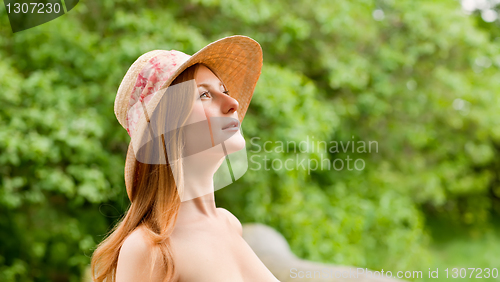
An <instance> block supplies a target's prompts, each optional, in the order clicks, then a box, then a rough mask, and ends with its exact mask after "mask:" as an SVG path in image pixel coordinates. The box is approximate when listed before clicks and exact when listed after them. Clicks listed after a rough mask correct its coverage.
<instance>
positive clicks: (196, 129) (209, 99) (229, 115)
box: [184, 65, 245, 157]
mask: <svg viewBox="0 0 500 282" xmlns="http://www.w3.org/2000/svg"><path fill="white" fill-rule="evenodd" d="M195 82H196V89H197V92H196V95H195V101H194V104H193V110H192V112H191V114H190V115H189V117H188V119H187V122H186V125H188V126H187V127H186V131H185V137H186V145H185V148H184V150H185V154H186V155H192V154H196V153H199V152H202V151H205V150H206V149H207V148H212V147H219V150H213V152H217V154H221V153H222V155H221V157H223V156H224V155H225V154H230V153H233V152H236V151H239V150H241V149H243V148H244V147H245V139H244V138H243V136H242V135H241V132H240V123H239V121H238V112H237V111H238V106H239V105H238V101H236V99H234V98H232V97H231V93H228V92H227V91H226V90H227V89H226V88H225V86H224V85H223V84H222V82H221V81H220V80H219V78H217V76H216V75H215V74H214V73H213V72H212V71H211V70H210V69H209V68H207V67H206V66H204V65H200V66H199V68H198V70H197V72H196V74H195ZM189 125H194V126H189ZM221 145H223V146H221ZM222 147H225V149H223V148H222ZM214 149H215V148H214ZM223 150H225V151H226V152H224V151H223Z"/></svg>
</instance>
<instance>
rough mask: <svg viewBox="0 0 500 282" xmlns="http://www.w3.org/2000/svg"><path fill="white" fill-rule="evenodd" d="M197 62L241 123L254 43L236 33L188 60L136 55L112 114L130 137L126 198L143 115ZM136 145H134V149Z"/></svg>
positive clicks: (256, 69)
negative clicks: (234, 104) (223, 91)
mask: <svg viewBox="0 0 500 282" xmlns="http://www.w3.org/2000/svg"><path fill="white" fill-rule="evenodd" d="M197 63H202V64H204V65H206V66H207V67H208V68H209V69H210V70H212V71H213V72H214V73H215V74H216V75H217V77H219V79H220V80H221V81H222V82H223V84H224V85H225V86H226V88H227V89H228V90H229V93H230V95H231V97H233V98H235V99H236V100H237V101H238V103H239V107H238V119H239V120H240V123H241V122H242V121H243V118H244V116H245V113H246V111H247V108H248V106H249V104H250V100H251V98H252V95H253V91H254V89H255V85H256V84H257V80H258V79H259V76H260V73H261V68H262V49H261V47H260V45H259V43H257V42H256V41H255V40H253V39H251V38H249V37H246V36H241V35H234V36H229V37H225V38H222V39H220V40H217V41H215V42H212V43H210V44H209V45H207V46H205V47H204V48H202V49H201V50H200V51H198V52H196V53H195V54H194V55H193V56H189V55H187V54H185V53H183V52H180V51H176V50H170V51H166V50H154V51H150V52H147V53H145V54H143V55H141V56H140V57H139V58H138V59H137V60H136V61H135V62H134V63H133V64H132V66H131V67H130V68H129V69H128V71H127V73H126V74H125V77H124V78H123V80H122V82H121V84H120V87H119V88H118V93H117V94H116V99H115V105H114V111H115V115H116V118H117V119H118V121H119V122H120V124H121V125H122V126H123V127H124V128H125V129H126V130H127V132H128V134H129V135H130V137H132V140H131V142H130V143H129V147H128V151H127V158H126V161H125V185H126V188H127V194H128V197H129V199H130V200H132V181H133V173H134V170H135V160H136V158H135V153H134V152H135V151H134V147H133V143H134V140H137V139H138V138H134V136H137V135H138V134H140V132H141V131H142V130H143V129H144V124H145V122H144V120H146V119H148V117H146V116H144V113H146V114H148V113H152V112H153V111H154V109H155V107H156V106H157V104H158V102H159V101H160V99H161V96H163V94H164V93H165V91H162V90H165V89H166V88H167V87H168V86H169V85H170V84H171V83H172V81H173V80H174V79H175V78H176V77H177V76H178V75H179V74H180V73H182V72H183V71H184V70H185V69H187V68H188V67H190V66H192V65H194V64H197ZM136 147H138V146H137V145H136Z"/></svg>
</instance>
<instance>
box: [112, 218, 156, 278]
mask: <svg viewBox="0 0 500 282" xmlns="http://www.w3.org/2000/svg"><path fill="white" fill-rule="evenodd" d="M151 254H152V245H151V244H150V242H148V241H147V237H146V236H145V230H144V228H142V227H138V228H136V229H135V230H134V231H133V232H132V233H130V235H128V236H127V238H126V239H125V241H124V242H123V244H122V247H121V248H120V253H119V255H118V263H117V267H116V281H117V282H128V281H148V279H145V278H146V277H151V276H150V275H151V274H150V270H151V267H152V263H153V262H152V260H151ZM154 265H155V270H154V273H153V276H157V275H158V273H160V272H161V269H160V268H161V265H162V264H161V263H155V264H154ZM151 281H156V280H151Z"/></svg>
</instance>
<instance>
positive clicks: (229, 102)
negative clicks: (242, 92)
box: [221, 95, 240, 114]
mask: <svg viewBox="0 0 500 282" xmlns="http://www.w3.org/2000/svg"><path fill="white" fill-rule="evenodd" d="M239 106H240V104H239V103H238V101H237V100H236V99H234V98H233V97H231V96H228V95H224V98H223V101H222V105H221V110H222V113H224V114H232V113H234V112H236V111H237V110H238V107H239Z"/></svg>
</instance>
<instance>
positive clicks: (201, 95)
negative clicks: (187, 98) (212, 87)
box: [200, 91, 210, 97]
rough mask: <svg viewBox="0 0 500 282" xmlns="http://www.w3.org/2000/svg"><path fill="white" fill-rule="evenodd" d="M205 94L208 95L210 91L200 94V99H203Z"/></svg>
mask: <svg viewBox="0 0 500 282" xmlns="http://www.w3.org/2000/svg"><path fill="white" fill-rule="evenodd" d="M205 94H210V91H204V92H203V93H201V94H200V97H203V95H205Z"/></svg>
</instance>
